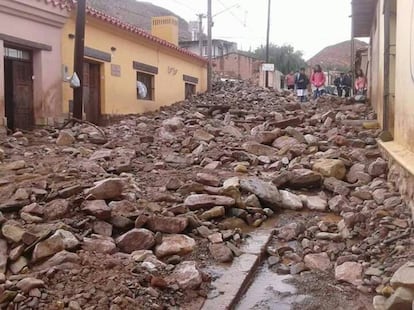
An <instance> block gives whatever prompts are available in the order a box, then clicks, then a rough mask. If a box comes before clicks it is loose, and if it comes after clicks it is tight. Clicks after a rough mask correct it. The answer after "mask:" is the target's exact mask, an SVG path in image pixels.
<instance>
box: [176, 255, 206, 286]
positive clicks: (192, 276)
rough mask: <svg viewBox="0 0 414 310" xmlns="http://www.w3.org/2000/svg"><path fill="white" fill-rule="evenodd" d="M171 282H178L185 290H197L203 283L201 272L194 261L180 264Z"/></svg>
mask: <svg viewBox="0 0 414 310" xmlns="http://www.w3.org/2000/svg"><path fill="white" fill-rule="evenodd" d="M170 279H171V282H176V283H177V284H178V286H179V287H180V288H181V289H183V290H195V289H197V288H199V286H200V284H201V283H202V282H203V279H202V276H201V273H200V271H199V270H198V269H197V265H196V263H195V262H194V261H186V262H182V263H179V264H178V265H177V266H176V267H175V269H174V271H173V273H172V274H171V276H170Z"/></svg>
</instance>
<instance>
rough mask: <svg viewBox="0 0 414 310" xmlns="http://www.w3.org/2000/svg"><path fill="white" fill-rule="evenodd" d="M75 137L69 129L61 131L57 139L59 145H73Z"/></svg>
mask: <svg viewBox="0 0 414 310" xmlns="http://www.w3.org/2000/svg"><path fill="white" fill-rule="evenodd" d="M75 140H76V139H75V137H74V136H73V135H72V134H70V133H69V132H67V131H61V132H60V133H59V136H58V138H57V139H56V144H57V145H59V146H68V145H72V144H73V143H74V142H75Z"/></svg>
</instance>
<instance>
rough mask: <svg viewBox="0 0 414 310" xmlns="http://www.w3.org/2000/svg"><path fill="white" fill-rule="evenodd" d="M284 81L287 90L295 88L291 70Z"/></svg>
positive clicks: (293, 75)
mask: <svg viewBox="0 0 414 310" xmlns="http://www.w3.org/2000/svg"><path fill="white" fill-rule="evenodd" d="M285 82H286V86H287V89H288V90H294V89H295V74H294V73H293V71H290V73H289V74H288V75H286V77H285Z"/></svg>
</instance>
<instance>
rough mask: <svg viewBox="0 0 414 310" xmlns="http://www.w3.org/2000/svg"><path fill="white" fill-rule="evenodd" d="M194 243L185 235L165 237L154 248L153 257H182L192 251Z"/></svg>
mask: <svg viewBox="0 0 414 310" xmlns="http://www.w3.org/2000/svg"><path fill="white" fill-rule="evenodd" d="M195 245H196V242H195V240H194V239H193V238H190V237H188V236H186V235H167V236H164V237H163V238H162V242H161V244H160V245H158V246H157V247H156V248H155V255H156V256H157V257H159V258H161V257H165V256H169V255H176V254H178V255H184V254H188V253H190V252H192V251H193V249H194V247H195Z"/></svg>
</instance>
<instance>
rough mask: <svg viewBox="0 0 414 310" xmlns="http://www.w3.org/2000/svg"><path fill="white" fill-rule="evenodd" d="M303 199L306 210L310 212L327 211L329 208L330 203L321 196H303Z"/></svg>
mask: <svg viewBox="0 0 414 310" xmlns="http://www.w3.org/2000/svg"><path fill="white" fill-rule="evenodd" d="M301 198H303V199H302V200H303V202H304V205H305V207H306V208H308V209H309V210H315V211H326V209H327V208H328V202H327V201H326V199H322V198H321V197H319V196H305V195H302V196H301Z"/></svg>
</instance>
